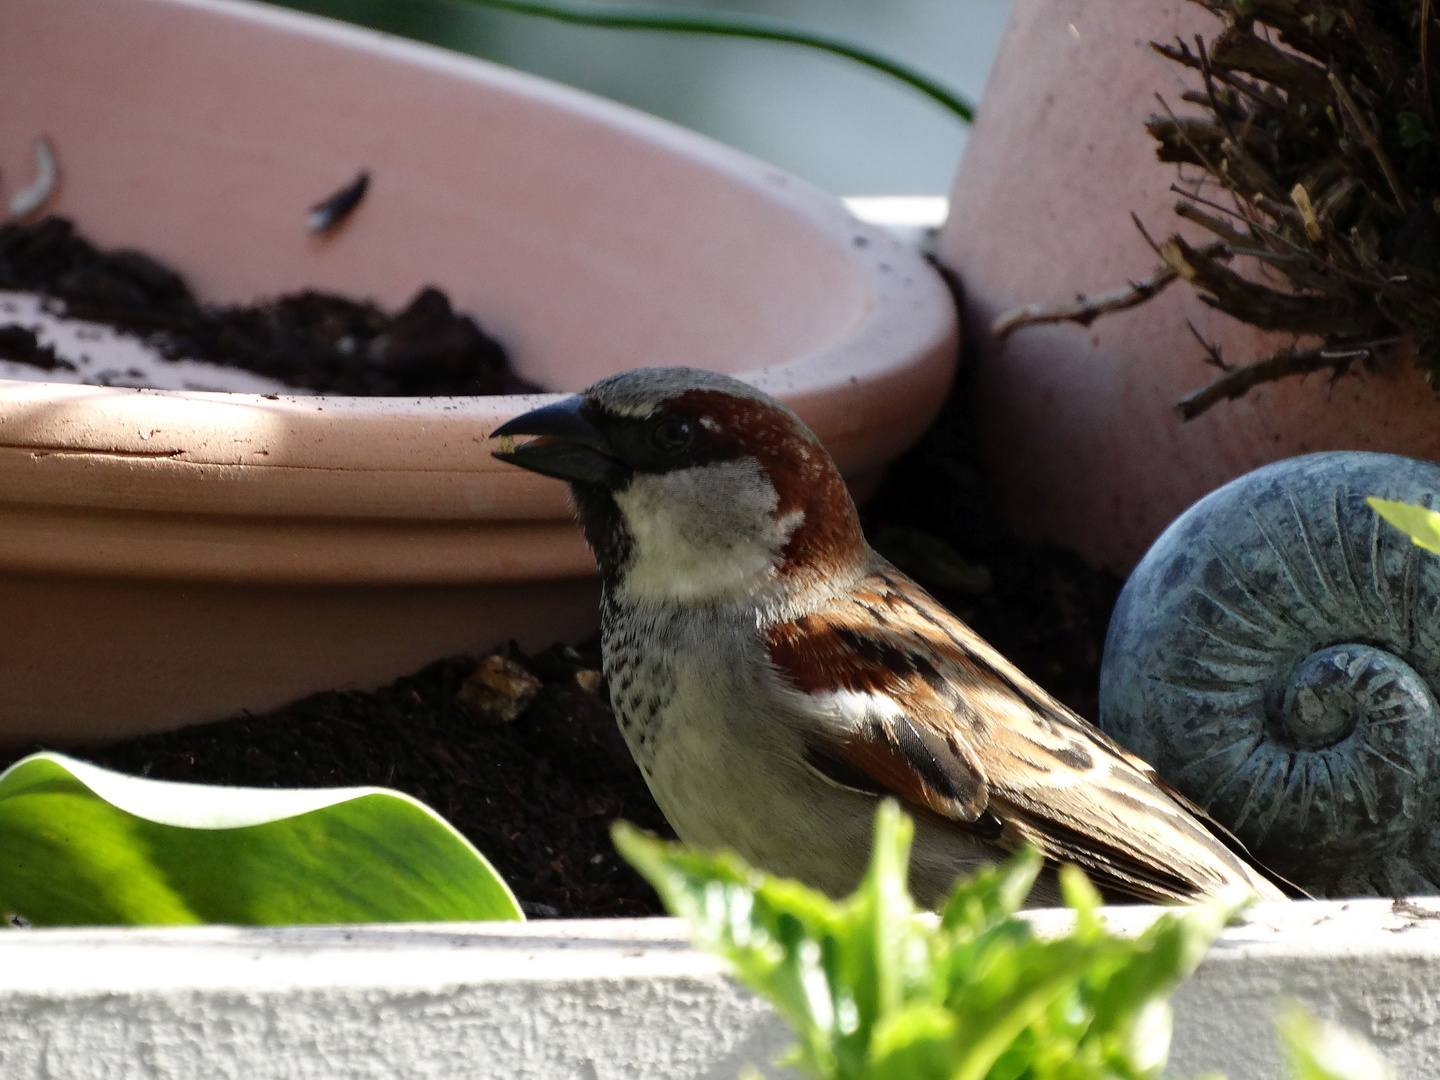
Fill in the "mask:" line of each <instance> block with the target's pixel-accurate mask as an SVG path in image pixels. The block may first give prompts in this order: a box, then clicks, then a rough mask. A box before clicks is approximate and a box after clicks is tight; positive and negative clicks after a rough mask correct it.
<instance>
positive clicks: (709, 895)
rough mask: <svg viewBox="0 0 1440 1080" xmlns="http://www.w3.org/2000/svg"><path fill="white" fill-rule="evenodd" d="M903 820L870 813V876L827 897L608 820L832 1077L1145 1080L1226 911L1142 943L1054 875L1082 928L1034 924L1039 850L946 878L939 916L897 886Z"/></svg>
mask: <svg viewBox="0 0 1440 1080" xmlns="http://www.w3.org/2000/svg"><path fill="white" fill-rule="evenodd" d="M913 828H914V827H913V825H912V823H911V822H910V820H909V818H907V817H905V816H904V815H903V814H902V813H901V812H900V810H899V809H898V807H896V806H895V805H894V804H893V803H888V802H887V803H885V804H883V805H882V807H881V809H880V811H879V814H878V815H877V817H876V824H875V847H874V854H873V856H872V859H871V864H870V869H869V872H868V873H867V875H866V877H865V880H864V881H863V882H862V884H861V885H860V888H859V889H858V890H857V891H856V892H855V894H854V895H853V896H851V897H849V898H848V899H846V900H844V901H840V902H836V901H832V900H830V899H828V898H827V897H825V896H823V895H821V894H820V893H817V892H814V891H813V890H811V889H808V888H806V887H804V886H802V885H800V884H798V883H796V882H793V881H784V880H779V879H776V878H771V877H768V876H766V875H764V874H762V873H760V872H759V871H756V870H754V869H752V868H751V867H749V866H747V865H745V864H744V863H743V862H742V861H740V860H739V859H738V858H736V857H734V856H732V855H727V854H705V853H701V852H695V851H690V850H687V849H685V848H682V847H678V846H674V845H667V844H663V843H660V842H658V841H656V840H653V839H650V838H648V837H645V836H643V835H642V834H640V833H638V832H637V831H635V830H634V829H631V828H628V827H625V826H617V828H616V831H615V844H616V846H617V847H618V848H619V849H620V851H621V853H622V854H623V855H624V856H625V857H626V858H628V859H629V860H630V861H631V862H632V863H634V865H635V866H636V867H637V868H638V869H639V870H640V872H641V873H642V874H644V875H645V876H646V877H647V878H648V879H649V880H650V882H651V884H652V885H654V886H655V889H656V891H657V892H659V894H660V896H661V898H662V899H663V900H664V901H665V904H666V906H667V907H668V908H669V909H670V911H671V912H673V913H674V914H676V915H680V916H682V917H684V918H685V919H687V920H688V921H689V922H690V926H691V931H692V934H693V935H694V937H695V940H696V943H697V944H698V945H700V946H701V947H702V948H705V949H708V950H710V951H713V952H717V953H719V954H721V955H722V956H724V957H726V958H727V959H728V960H729V961H730V962H731V963H732V964H733V965H734V966H735V971H736V974H737V975H738V976H739V978H740V979H741V980H742V981H743V982H745V983H746V984H747V985H749V986H751V987H752V988H753V989H755V990H757V991H759V992H760V993H762V994H764V995H765V996H766V997H768V998H769V999H770V1000H771V1001H772V1002H773V1003H774V1005H775V1007H776V1009H777V1010H778V1011H779V1012H780V1014H781V1015H782V1016H783V1017H784V1018H785V1019H786V1020H787V1021H788V1022H789V1023H790V1024H791V1026H792V1027H794V1028H795V1031H796V1033H797V1035H798V1036H799V1045H798V1046H797V1048H796V1050H795V1052H794V1057H793V1060H794V1062H795V1063H797V1064H799V1065H800V1066H801V1067H803V1068H804V1069H805V1071H806V1072H808V1073H809V1074H810V1075H812V1076H815V1077H820V1078H824V1080H861V1078H865V1080H870V1078H874V1080H888V1078H894V1080H902V1078H903V1080H926V1078H931V1077H933V1078H936V1080H939V1078H941V1077H943V1078H946V1080H982V1078H993V1080H1002V1078H1003V1080H1021V1078H1033V1080H1041V1078H1053V1080H1089V1078H1094V1080H1099V1078H1102V1077H1116V1078H1124V1080H1130V1078H1140V1077H1149V1076H1153V1075H1155V1074H1156V1073H1157V1072H1158V1070H1159V1068H1160V1066H1161V1065H1162V1064H1163V1063H1164V1060H1165V1056H1166V1052H1167V1050H1168V1046H1169V1034H1170V1014H1169V1006H1168V1003H1167V998H1168V995H1169V993H1170V991H1171V990H1172V989H1173V988H1174V986H1175V984H1176V983H1177V982H1178V981H1179V980H1180V979H1182V978H1183V977H1184V976H1185V975H1187V974H1189V972H1190V971H1191V970H1193V969H1194V967H1195V965H1196V964H1198V963H1199V961H1200V958H1201V956H1202V955H1203V954H1204V952H1205V949H1206V948H1207V947H1208V945H1209V943H1210V942H1211V940H1212V939H1213V938H1214V937H1215V935H1216V934H1217V933H1218V932H1219V931H1220V928H1221V927H1222V926H1224V924H1225V922H1226V920H1227V919H1228V918H1229V917H1230V916H1231V915H1232V914H1233V913H1234V912H1235V911H1236V909H1237V906H1236V905H1235V904H1233V903H1223V902H1216V903H1213V904H1210V905H1208V906H1204V907H1197V908H1194V909H1192V910H1190V911H1187V912H1185V913H1183V914H1166V915H1162V916H1161V917H1160V918H1159V919H1158V920H1157V921H1156V923H1155V924H1154V925H1153V926H1152V927H1151V928H1150V929H1149V930H1147V931H1146V932H1145V933H1144V934H1142V935H1140V936H1139V937H1138V938H1122V937H1119V936H1116V935H1114V934H1112V933H1110V932H1109V931H1108V930H1107V929H1106V928H1105V926H1104V923H1103V922H1102V921H1101V919H1100V916H1099V913H1098V908H1099V906H1100V898H1099V896H1098V894H1097V893H1096V892H1095V890H1094V889H1093V888H1092V887H1091V886H1090V884H1089V882H1088V881H1086V879H1085V877H1084V875H1083V874H1082V873H1081V872H1080V871H1079V870H1077V869H1075V868H1074V867H1066V868H1064V869H1063V870H1062V871H1061V886H1062V889H1063V890H1064V894H1065V898H1066V902H1067V904H1068V905H1069V906H1070V907H1071V908H1073V909H1074V911H1075V926H1074V929H1073V930H1072V931H1071V932H1070V933H1069V934H1067V935H1065V936H1063V937H1057V938H1049V939H1046V938H1042V937H1039V936H1038V935H1036V934H1035V933H1034V931H1033V930H1032V929H1031V926H1030V924H1029V923H1028V922H1026V921H1025V920H1024V919H1021V918H1018V917H1017V916H1016V912H1017V911H1018V910H1019V908H1020V906H1021V904H1022V903H1023V902H1024V900H1025V897H1026V896H1027V895H1028V894H1029V892H1030V886H1031V884H1032V883H1033V881H1034V880H1035V876H1036V875H1037V874H1038V873H1039V871H1040V868H1041V860H1040V856H1039V855H1038V854H1037V853H1035V852H1034V851H1025V852H1022V853H1021V854H1019V855H1017V856H1016V857H1015V858H1014V859H1012V860H1011V861H1010V862H1008V863H1007V864H1005V865H1004V866H1000V867H996V868H991V869H986V870H982V871H980V872H979V873H977V874H976V875H975V876H973V877H971V878H970V879H968V880H966V881H964V882H962V883H961V884H960V885H958V886H957V887H956V890H955V892H954V894H953V895H952V896H951V897H950V899H949V901H948V902H947V903H946V905H945V908H944V910H943V911H942V912H941V913H940V916H939V920H938V922H937V921H934V920H933V919H929V918H927V917H925V916H920V915H917V912H916V909H915V906H914V903H913V902H912V900H911V899H910V895H909V892H908V890H907V888H906V885H905V879H906V867H907V864H908V861H909V848H910V839H911V834H912V831H913Z"/></svg>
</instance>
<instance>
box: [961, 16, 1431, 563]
mask: <svg viewBox="0 0 1440 1080" xmlns="http://www.w3.org/2000/svg"><path fill="white" fill-rule="evenodd" d="M1218 25H1219V23H1218V21H1217V20H1215V19H1213V18H1211V17H1210V16H1209V15H1207V14H1206V13H1205V12H1204V11H1202V10H1201V9H1200V8H1199V7H1198V5H1196V4H1194V3H1189V2H1187V0H1016V2H1015V6H1014V7H1013V9H1012V10H1011V15H1010V22H1009V25H1008V27H1007V29H1006V32H1005V37H1004V40H1003V42H1002V44H1001V47H1000V52H999V55H998V57H997V59H996V61H995V66H994V68H993V70H992V74H991V77H990V83H989V85H988V86H987V87H986V90H985V94H984V98H983V100H982V104H981V107H980V112H979V116H978V119H977V123H976V124H975V127H974V130H973V131H972V133H971V136H970V141H969V144H968V145H967V147H966V151H965V157H964V160H963V162H962V163H961V167H960V172H959V175H958V177H957V179H956V182H955V188H954V191H953V193H952V197H951V207H952V210H951V215H950V219H949V221H948V223H947V225H946V228H945V230H944V232H943V234H942V237H941V252H942V256H943V258H944V259H945V260H946V261H947V262H948V263H949V264H950V265H951V266H952V267H953V268H954V269H955V270H956V271H958V273H959V274H960V276H961V278H962V280H963V282H964V285H965V297H966V301H965V310H964V312H963V316H964V323H965V326H966V329H967V334H968V335H969V339H968V340H967V347H968V348H967V353H966V355H967V357H974V358H975V362H976V363H977V365H978V367H977V375H976V377H977V379H978V385H977V394H978V402H979V410H978V414H979V417H980V423H981V425H982V436H983V440H984V445H985V454H986V458H987V461H988V464H989V466H990V469H991V475H992V477H993V478H994V479H995V481H996V483H997V487H998V488H999V490H1000V491H1001V492H1002V493H1003V496H1004V499H1005V504H1006V512H1007V516H1008V517H1009V519H1010V520H1011V522H1012V524H1013V525H1014V526H1015V527H1016V528H1017V529H1018V530H1019V531H1020V533H1021V534H1022V535H1023V536H1025V537H1028V538H1030V539H1032V540H1049V541H1054V542H1055V543H1058V544H1061V545H1064V546H1066V547H1070V548H1072V549H1074V550H1076V551H1078V552H1079V553H1080V554H1081V555H1082V556H1084V557H1085V559H1086V560H1087V561H1089V562H1090V563H1092V564H1093V565H1095V566H1099V567H1103V568H1106V569H1109V570H1112V571H1115V572H1118V573H1124V572H1127V571H1128V570H1129V569H1130V568H1131V567H1132V566H1133V565H1134V564H1135V562H1136V561H1137V560H1138V559H1139V558H1140V556H1141V555H1142V554H1143V553H1144V551H1145V549H1146V547H1147V546H1148V545H1149V544H1150V542H1151V541H1152V540H1154V539H1155V537H1156V536H1158V535H1159V534H1160V532H1161V531H1162V530H1163V529H1164V527H1165V526H1166V524H1168V523H1169V522H1170V521H1171V520H1172V519H1173V518H1174V517H1175V516H1176V515H1177V514H1179V513H1180V512H1181V511H1182V510H1184V509H1185V507H1186V506H1188V505H1189V504H1190V503H1192V502H1193V501H1195V500H1196V499H1198V498H1199V497H1201V496H1202V495H1204V494H1205V493H1206V492H1209V491H1211V490H1213V489H1215V488H1216V487H1218V486H1220V485H1221V484H1223V483H1225V482H1226V481H1228V480H1231V479H1233V478H1234V477H1236V476H1239V475H1241V474H1242V473H1245V472H1247V471H1249V470H1250V469H1253V468H1256V467H1257V466H1259V465H1262V464H1265V463H1267V462H1271V461H1275V460H1277V459H1279V458H1284V457H1289V456H1291V455H1295V454H1302V453H1307V452H1310V451H1315V450H1328V449H1356V450H1378V451H1385V452H1390V453H1398V454H1405V455H1408V456H1410V457H1422V458H1432V459H1433V458H1436V457H1440V405H1437V402H1436V400H1435V395H1434V394H1433V393H1432V391H1431V390H1430V389H1429V388H1428V387H1427V386H1426V385H1425V384H1424V382H1423V380H1422V379H1421V378H1420V376H1419V374H1418V373H1417V372H1416V371H1415V370H1414V369H1412V368H1409V367H1408V366H1407V367H1397V368H1396V369H1395V370H1391V371H1386V372H1383V373H1381V374H1378V375H1376V374H1368V373H1367V374H1365V375H1363V376H1360V377H1358V378H1345V379H1342V380H1340V381H1339V382H1338V383H1336V384H1335V385H1333V386H1331V385H1330V384H1329V383H1328V381H1327V379H1326V377H1324V376H1311V377H1310V378H1307V379H1304V380H1300V379H1289V380H1286V381H1284V382H1280V383H1272V384H1270V385H1268V386H1263V387H1260V388H1258V389H1256V390H1254V391H1252V392H1251V393H1250V394H1249V395H1247V396H1246V397H1244V398H1242V399H1241V400H1239V401H1234V402H1224V403H1221V404H1220V405H1219V406H1217V407H1215V408H1213V409H1211V410H1210V411H1209V412H1208V413H1206V414H1204V415H1203V416H1201V417H1200V418H1199V419H1196V420H1192V421H1190V422H1188V423H1185V422H1182V421H1180V420H1179V419H1178V418H1177V417H1176V415H1175V414H1174V412H1173V410H1172V406H1173V405H1174V403H1175V402H1176V401H1177V400H1178V399H1179V398H1180V397H1182V396H1183V395H1184V394H1186V393H1187V392H1188V391H1191V390H1194V389H1196V388H1198V387H1200V386H1202V385H1204V384H1205V383H1206V382H1208V381H1209V380H1210V377H1211V376H1212V375H1213V374H1214V372H1213V369H1210V368H1207V367H1206V366H1205V364H1204V363H1203V353H1202V350H1201V348H1200V346H1199V344H1198V343H1197V342H1196V341H1195V339H1194V337H1193V336H1192V335H1191V333H1190V330H1189V328H1188V327H1187V326H1186V321H1187V320H1190V321H1191V322H1193V323H1194V324H1195V326H1196V328H1197V329H1198V330H1199V331H1200V332H1201V333H1202V334H1203V335H1205V336H1206V337H1207V338H1208V339H1211V340H1215V341H1218V342H1220V343H1221V345H1222V347H1223V349H1224V355H1225V356H1226V358H1227V359H1229V360H1232V361H1245V360H1248V359H1253V358H1257V357H1259V356H1260V355H1263V354H1264V353H1265V352H1268V351H1270V350H1271V349H1273V348H1274V347H1275V346H1276V345H1277V344H1284V343H1285V342H1286V341H1287V340H1288V339H1280V340H1279V341H1278V342H1277V341H1276V340H1274V339H1267V338H1266V337H1265V336H1264V335H1260V334H1258V333H1255V332H1252V331H1250V330H1249V329H1248V328H1246V327H1244V326H1242V325H1241V324H1239V323H1237V322H1235V321H1234V320H1231V319H1229V318H1227V317H1225V316H1223V315H1220V314H1219V313H1217V312H1215V311H1213V310H1211V309H1210V308H1208V307H1206V306H1205V305H1204V304H1202V303H1201V302H1200V301H1199V300H1198V299H1197V298H1196V297H1195V295H1194V293H1193V292H1191V291H1190V290H1189V289H1188V287H1186V286H1184V285H1183V284H1177V285H1174V286H1172V287H1171V288H1170V289H1169V290H1168V291H1167V292H1165V293H1164V294H1162V295H1161V296H1160V297H1159V298H1158V299H1156V300H1153V301H1151V302H1150V303H1148V304H1145V305H1143V306H1142V307H1139V308H1136V309H1133V310H1131V311H1128V312H1124V313H1121V314H1117V315H1111V316H1107V317H1105V318H1102V319H1100V320H1099V321H1098V322H1095V323H1093V324H1092V325H1091V326H1090V327H1089V328H1082V327H1079V326H1075V325H1066V326H1059V327H1046V328H1033V329H1026V330H1021V331H1018V332H1017V333H1015V334H1014V335H1013V336H1012V337H1011V338H1009V339H1008V340H1007V341H1006V342H1004V343H1003V344H1002V343H999V342H997V341H995V340H994V339H993V338H992V337H991V336H990V335H989V333H988V330H987V328H988V327H989V326H990V324H991V322H992V321H993V320H994V318H995V317H996V316H997V315H999V314H1000V313H1002V312H1004V311H1006V310H1008V309H1010V308H1012V307H1015V306H1017V305H1020V304H1025V303H1030V302H1034V301H1056V300H1065V299H1068V298H1070V297H1072V296H1074V295H1075V294H1076V293H1081V292H1095V291H1099V290H1103V289H1108V288H1113V287H1115V286H1117V285H1122V284H1124V283H1125V282H1126V281H1129V280H1135V279H1137V278H1140V277H1143V276H1144V275H1145V274H1147V273H1148V272H1150V271H1151V270H1152V269H1153V268H1154V267H1155V266H1156V265H1157V263H1158V260H1157V259H1156V258H1155V256H1154V255H1153V254H1152V252H1151V251H1150V249H1149V248H1148V247H1147V246H1146V244H1145V242H1144V240H1143V239H1142V238H1141V237H1140V235H1139V233H1138V232H1137V230H1136V229H1135V228H1134V226H1133V225H1132V224H1131V222H1130V219H1129V214H1130V212H1131V211H1132V210H1133V211H1135V212H1136V213H1137V214H1139V216H1140V218H1141V220H1142V221H1144V222H1145V223H1146V226H1147V228H1148V229H1149V230H1150V232H1151V233H1152V235H1157V236H1161V237H1163V236H1164V235H1167V234H1168V233H1170V232H1173V231H1177V230H1176V226H1177V224H1179V219H1177V218H1176V217H1175V215H1174V213H1173V212H1172V207H1173V204H1174V202H1175V196H1174V195H1173V194H1171V193H1170V192H1169V186H1170V185H1171V184H1172V183H1174V182H1175V180H1176V170H1175V166H1173V165H1164V164H1161V163H1159V162H1157V161H1156V160H1155V152H1154V145H1153V143H1152V141H1151V139H1150V137H1149V135H1147V134H1146V132H1145V129H1144V122H1145V119H1146V117H1148V116H1149V115H1151V114H1152V113H1154V112H1157V111H1159V110H1160V106H1159V105H1158V103H1157V102H1156V100H1155V96H1154V95H1155V94H1156V93H1157V92H1160V93H1163V94H1164V95H1165V97H1166V100H1167V101H1169V102H1170V103H1171V105H1172V107H1174V108H1176V109H1177V111H1184V110H1185V109H1189V108H1191V107H1189V106H1185V105H1184V103H1182V102H1181V101H1180V93H1181V91H1182V90H1183V89H1184V85H1183V83H1182V81H1181V80H1180V79H1179V77H1178V76H1177V74H1176V71H1175V68H1174V66H1173V65H1171V64H1169V63H1168V62H1167V61H1164V60H1162V59H1161V58H1160V57H1158V56H1156V55H1155V54H1154V53H1152V52H1151V51H1150V49H1149V48H1148V45H1147V43H1148V42H1149V41H1151V40H1156V41H1164V40H1173V39H1174V38H1175V37H1176V36H1177V35H1179V36H1181V37H1185V38H1187V39H1189V38H1191V37H1193V35H1194V34H1196V33H1205V34H1207V35H1210V34H1213V33H1214V32H1215V29H1216V27H1218ZM1178 231H1180V232H1182V233H1185V234H1186V235H1190V236H1194V235H1196V233H1195V231H1193V230H1189V229H1180V230H1178Z"/></svg>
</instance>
